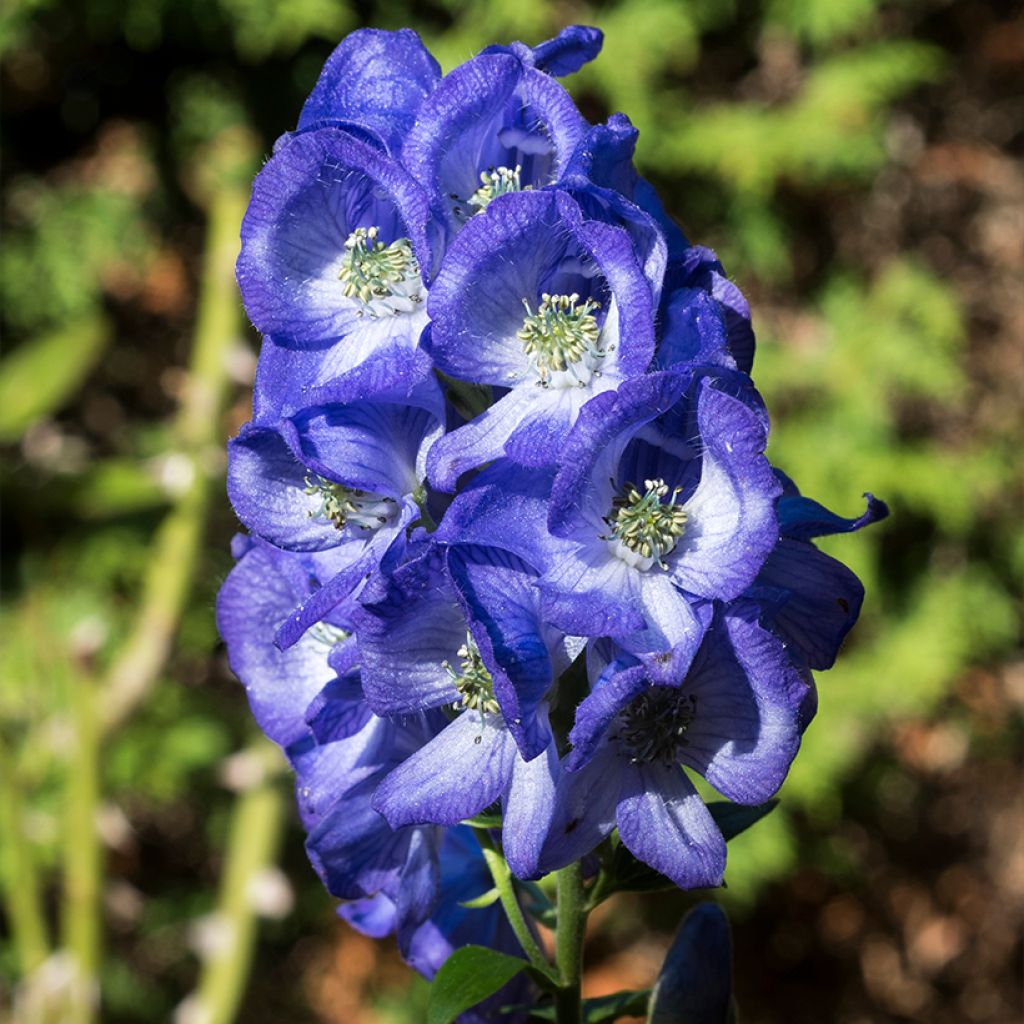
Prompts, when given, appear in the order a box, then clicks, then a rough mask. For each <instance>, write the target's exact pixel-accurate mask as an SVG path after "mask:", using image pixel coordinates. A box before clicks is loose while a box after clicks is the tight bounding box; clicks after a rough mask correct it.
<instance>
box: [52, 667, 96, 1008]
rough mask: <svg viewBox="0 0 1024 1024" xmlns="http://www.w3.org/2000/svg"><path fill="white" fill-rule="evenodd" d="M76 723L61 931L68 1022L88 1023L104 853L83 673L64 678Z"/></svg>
mask: <svg viewBox="0 0 1024 1024" xmlns="http://www.w3.org/2000/svg"><path fill="white" fill-rule="evenodd" d="M68 683H69V687H70V701H71V708H72V714H73V716H74V723H75V735H74V740H73V748H72V753H71V757H70V759H69V761H68V765H67V775H66V778H65V783H64V787H65V788H64V800H65V809H64V900H63V905H62V907H61V930H62V937H63V942H64V945H65V947H66V948H67V950H68V952H69V953H70V954H71V957H72V959H73V961H74V965H75V977H74V980H73V983H72V986H71V989H70V1000H69V1001H70V1005H69V1013H68V1017H67V1020H68V1021H69V1024H90V1022H91V1021H93V1020H95V1019H96V1013H97V1009H98V1003H99V961H100V921H101V907H100V890H101V876H102V870H103V849H102V845H101V842H100V835H99V830H98V829H97V824H96V819H97V814H98V811H99V802H100V760H99V758H100V748H99V730H98V721H97V707H96V685H95V683H94V681H93V680H92V679H91V678H90V677H88V676H85V675H84V674H82V675H79V674H75V673H72V674H71V675H70V678H69V680H68Z"/></svg>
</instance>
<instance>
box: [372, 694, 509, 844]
mask: <svg viewBox="0 0 1024 1024" xmlns="http://www.w3.org/2000/svg"><path fill="white" fill-rule="evenodd" d="M516 757H518V751H517V749H516V745H515V741H514V740H513V739H512V736H511V734H510V733H509V731H508V730H507V729H506V728H505V724H504V722H502V720H501V716H500V715H490V714H482V713H480V712H477V711H464V712H462V713H461V714H460V715H459V716H458V717H457V718H456V719H455V720H454V721H453V722H451V723H450V724H449V725H448V726H447V728H445V729H444V730H442V731H441V733H440V734H439V735H437V736H436V737H435V738H434V739H433V740H431V741H430V743H428V744H427V745H426V746H425V747H423V748H421V749H420V750H418V751H417V752H416V753H415V754H413V755H412V757H410V758H409V759H408V760H407V761H404V762H403V763H402V764H401V765H399V766H398V767H397V768H396V769H395V770H394V771H392V772H391V773H390V774H389V775H388V777H387V778H386V779H385V780H384V781H383V782H382V783H381V784H380V786H379V787H378V788H377V793H376V795H375V797H374V801H373V803H374V806H375V807H376V808H377V809H378V810H379V811H380V812H381V813H382V814H383V815H384V817H386V818H387V820H388V821H389V822H390V824H391V827H392V828H400V827H401V826H402V825H412V824H423V823H426V822H432V823H434V824H437V825H457V824H458V823H459V822H460V821H464V820H465V819H466V818H471V817H472V816H473V815H474V814H479V813H480V811H482V810H484V809H485V808H487V807H489V806H490V805H491V804H492V803H494V801H495V800H497V799H498V798H499V797H500V796H501V794H502V793H503V792H504V790H505V787H506V786H507V785H508V783H509V781H510V779H511V777H512V765H513V762H514V760H515V758H516Z"/></svg>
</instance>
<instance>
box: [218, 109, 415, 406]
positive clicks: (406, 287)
mask: <svg viewBox="0 0 1024 1024" xmlns="http://www.w3.org/2000/svg"><path fill="white" fill-rule="evenodd" d="M429 221H430V211H429V207H428V203H427V197H426V194H425V193H424V191H423V190H422V189H421V187H420V186H419V185H417V184H416V182H415V181H414V180H413V179H412V178H411V177H410V176H409V174H408V173H407V172H406V171H405V170H404V169H403V168H402V167H401V166H400V165H399V164H398V163H397V162H396V161H394V160H393V159H391V158H389V157H388V156H387V155H386V154H384V153H382V152H381V151H380V150H379V149H378V148H376V147H374V146H371V145H369V144H368V143H366V142H364V141H361V140H359V139H357V138H355V137H354V136H353V135H351V134H349V133H347V132H345V131H343V130H341V129H339V128H333V127H329V128H321V129H316V130H313V131H309V132H302V133H299V134H296V135H295V136H293V137H292V138H291V139H290V140H289V141H288V142H287V143H286V144H284V145H283V146H281V147H280V148H279V149H278V150H277V152H276V153H275V154H274V155H273V156H272V157H271V158H270V160H269V161H268V162H267V164H266V166H265V167H264V168H263V170H262V171H261V172H260V173H259V175H258V176H257V178H256V181H255V182H254V184H253V193H252V199H251V201H250V203H249V208H248V210H247V211H246V215H245V220H244V221H243V222H242V251H241V254H240V255H239V258H238V265H237V274H238V284H239V287H240V289H241V291H242V298H243V300H244V302H245V308H246V311H247V312H248V314H249V317H250V319H251V320H252V322H253V324H254V325H255V326H256V328H257V329H258V330H259V331H261V332H262V333H264V334H270V335H273V337H274V340H275V342H276V344H278V345H281V346H285V347H287V348H292V349H301V350H305V351H306V352H307V353H309V352H312V353H316V359H315V361H312V364H311V365H310V363H309V362H307V366H308V367H309V369H311V370H312V371H313V372H311V373H310V374H309V376H308V378H307V379H306V381H305V382H304V383H305V384H306V386H307V388H310V389H314V390H315V389H316V388H322V387H325V386H327V385H330V384H331V383H333V382H336V381H337V380H338V379H339V378H340V379H343V378H344V377H345V375H346V374H348V373H349V372H351V371H352V370H353V369H355V368H356V367H358V366H359V365H361V364H362V363H364V362H365V361H366V360H368V359H371V358H373V357H379V355H380V354H381V353H382V352H385V353H390V359H391V361H392V362H401V361H403V360H404V359H407V358H409V357H410V356H411V354H412V353H413V352H414V350H415V348H416V345H417V342H418V340H419V336H420V333H421V331H422V330H423V327H424V325H425V324H426V314H425V309H424V307H425V302H426V285H427V282H428V280H429V277H430V276H431V275H432V274H433V270H434V268H433V265H432V261H433V257H432V255H431V253H432V249H431V245H430V242H429V241H428V231H429ZM307 360H309V357H308V356H307ZM265 400H266V399H265Z"/></svg>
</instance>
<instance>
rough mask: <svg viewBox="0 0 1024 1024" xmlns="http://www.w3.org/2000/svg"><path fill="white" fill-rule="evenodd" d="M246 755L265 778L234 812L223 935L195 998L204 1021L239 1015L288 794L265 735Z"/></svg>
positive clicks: (216, 1022) (221, 905) (218, 918)
mask: <svg viewBox="0 0 1024 1024" xmlns="http://www.w3.org/2000/svg"><path fill="white" fill-rule="evenodd" d="M245 756H247V757H252V758H253V759H254V760H255V761H256V762H257V763H259V764H261V765H262V766H263V767H262V769H261V774H262V778H261V779H260V780H259V781H258V782H257V783H256V785H254V786H252V787H251V788H250V789H247V790H245V791H244V792H242V793H241V795H240V796H239V797H238V800H237V801H236V803H235V807H234V810H233V811H232V817H231V825H230V828H229V832H228V842H227V853H226V860H225V863H224V870H223V874H222V876H221V885H220V895H219V897H218V900H217V909H216V910H215V911H214V918H213V920H214V926H215V928H216V930H217V933H218V939H217V941H216V947H215V948H214V949H213V950H211V951H209V952H208V953H207V954H205V959H204V962H203V969H202V973H201V975H200V978H199V985H198V987H197V989H196V993H195V995H194V996H192V997H191V999H192V1000H193V1001H194V1002H195V1004H196V1005H195V1007H194V1010H195V1014H196V1019H197V1020H202V1021H203V1022H204V1024H230V1022H231V1021H233V1020H235V1018H236V1016H237V1013H238V1007H239V1004H240V1003H241V1000H242V995H243V993H244V992H245V986H246V981H247V979H248V977H249V970H250V967H251V964H252V955H253V949H254V947H255V943H256V925H257V920H256V915H257V906H256V900H255V899H254V891H255V887H256V885H258V882H259V875H260V873H261V872H264V871H266V870H267V869H269V868H270V867H272V866H273V864H274V859H275V857H276V855H277V848H278V845H279V843H280V838H281V832H282V827H281V826H282V823H283V820H284V806H285V801H284V794H283V792H282V789H281V787H280V786H279V785H278V784H277V781H276V776H277V768H279V767H280V764H281V755H280V752H279V751H278V750H277V748H276V747H274V746H273V744H271V743H270V742H269V741H267V740H264V739H260V740H258V741H256V743H254V744H253V746H252V747H250V748H249V749H248V750H247V751H246V752H245ZM271 766H273V767H271Z"/></svg>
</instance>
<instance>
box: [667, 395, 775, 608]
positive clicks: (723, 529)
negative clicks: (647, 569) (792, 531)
mask: <svg viewBox="0 0 1024 1024" xmlns="http://www.w3.org/2000/svg"><path fill="white" fill-rule="evenodd" d="M697 422H698V426H699V430H700V439H701V442H702V444H703V455H702V460H701V477H700V483H699V484H698V486H697V489H696V491H695V492H694V493H693V495H692V496H691V497H690V498H689V499H688V500H687V501H686V502H685V504H684V508H685V509H686V512H687V514H688V520H687V523H686V531H685V533H684V534H683V536H682V539H681V540H680V542H679V543H678V545H677V546H676V548H675V549H674V550H673V551H672V552H671V554H669V555H668V556H667V557H666V561H667V562H668V564H669V566H670V574H671V577H672V581H673V582H674V583H675V584H676V585H677V586H678V587H680V588H682V589H683V590H686V591H689V592H690V593H692V594H699V595H701V596H704V597H712V598H720V599H722V600H729V599H730V598H733V597H736V596H737V595H738V594H740V593H742V592H743V590H744V589H746V587H747V586H749V585H750V583H751V582H752V581H753V579H754V577H755V576H756V575H757V573H758V571H759V570H760V568H761V566H762V564H763V563H764V560H765V558H767V557H768V554H769V552H770V551H771V549H772V548H773V547H774V546H775V542H776V540H777V539H778V536H779V526H778V520H777V518H776V512H775V505H776V499H777V498H778V495H779V492H780V489H781V488H780V487H779V485H778V482H777V481H776V479H775V475H774V473H773V472H772V469H771V466H769V464H768V460H767V459H766V458H765V457H764V454H763V453H764V446H765V441H766V435H765V429H764V425H763V423H762V422H761V420H760V418H759V417H758V416H757V415H756V413H754V412H753V411H752V410H751V409H750V408H749V407H748V406H747V405H746V404H745V403H744V402H741V401H739V400H738V399H736V398H733V397H732V396H731V395H727V394H725V393H724V392H722V391H719V390H717V389H716V388H714V387H712V386H711V385H710V384H709V383H707V382H705V383H704V384H703V386H702V387H701V389H700V392H699V395H698V398H697Z"/></svg>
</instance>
